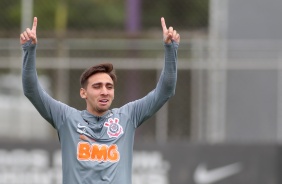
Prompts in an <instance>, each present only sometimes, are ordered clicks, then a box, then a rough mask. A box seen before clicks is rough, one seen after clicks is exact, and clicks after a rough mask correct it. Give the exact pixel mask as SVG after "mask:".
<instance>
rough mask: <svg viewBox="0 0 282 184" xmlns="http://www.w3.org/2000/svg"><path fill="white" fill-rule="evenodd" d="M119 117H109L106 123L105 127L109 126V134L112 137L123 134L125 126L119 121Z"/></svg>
mask: <svg viewBox="0 0 282 184" xmlns="http://www.w3.org/2000/svg"><path fill="white" fill-rule="evenodd" d="M118 122H119V119H118V118H114V119H112V118H109V119H108V121H107V122H105V123H104V126H105V127H108V130H107V134H108V135H109V136H110V138H112V137H118V136H119V135H121V134H123V128H122V126H121V125H120V124H119V123H118Z"/></svg>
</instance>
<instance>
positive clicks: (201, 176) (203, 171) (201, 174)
mask: <svg viewBox="0 0 282 184" xmlns="http://www.w3.org/2000/svg"><path fill="white" fill-rule="evenodd" d="M241 170H242V165H241V164H240V163H234V164H230V165H227V166H222V167H218V168H214V169H210V170H208V169H207V167H206V165H205V164H200V165H198V167H197V168H196V170H195V173H194V181H195V183H196V184H213V183H215V182H218V181H221V180H224V179H226V178H228V177H230V176H233V175H235V174H237V173H239V172H240V171H241Z"/></svg>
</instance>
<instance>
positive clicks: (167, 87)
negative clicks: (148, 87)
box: [156, 42, 179, 98]
mask: <svg viewBox="0 0 282 184" xmlns="http://www.w3.org/2000/svg"><path fill="white" fill-rule="evenodd" d="M178 46H179V45H178V44H177V43H175V42H173V43H171V44H165V45H164V47H165V61H164V68H163V70H162V73H161V76H160V79H159V82H158V84H157V87H156V93H157V94H156V95H157V96H158V95H160V96H163V95H164V96H166V98H169V97H171V96H173V95H174V93H175V88H176V81H177V49H178Z"/></svg>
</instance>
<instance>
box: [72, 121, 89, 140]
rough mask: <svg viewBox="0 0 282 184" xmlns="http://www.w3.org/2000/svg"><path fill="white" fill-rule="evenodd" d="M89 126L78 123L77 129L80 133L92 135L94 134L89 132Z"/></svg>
mask: <svg viewBox="0 0 282 184" xmlns="http://www.w3.org/2000/svg"><path fill="white" fill-rule="evenodd" d="M87 128H88V127H87V126H84V125H81V124H80V123H78V124H77V129H76V131H77V132H78V133H79V134H82V135H86V136H88V137H91V138H92V136H91V135H90V134H89V133H88V132H87Z"/></svg>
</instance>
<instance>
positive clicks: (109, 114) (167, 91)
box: [20, 17, 180, 184]
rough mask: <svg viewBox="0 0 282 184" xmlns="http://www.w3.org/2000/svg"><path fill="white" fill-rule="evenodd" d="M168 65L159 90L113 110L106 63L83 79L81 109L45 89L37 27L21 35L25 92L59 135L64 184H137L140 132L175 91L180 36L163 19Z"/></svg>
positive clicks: (111, 82) (111, 76)
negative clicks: (136, 145) (40, 75)
mask: <svg viewBox="0 0 282 184" xmlns="http://www.w3.org/2000/svg"><path fill="white" fill-rule="evenodd" d="M161 24H162V29H163V38H164V48H165V62H164V68H163V71H162V73H161V76H160V79H159V81H158V83H157V86H156V88H155V89H154V90H153V91H151V92H150V93H149V94H147V95H146V96H145V97H143V98H142V99H139V100H136V101H133V102H130V103H128V104H126V105H124V106H122V107H120V108H115V109H110V106H111V103H112V101H113V100H114V87H115V82H116V76H115V74H114V73H113V72H112V70H113V66H112V65H111V64H100V65H96V66H93V67H90V68H89V69H87V70H86V71H85V72H84V73H83V74H82V75H81V78H80V79H81V89H80V96H81V98H83V99H85V101H86V110H83V111H79V110H77V109H75V108H72V107H69V106H68V105H66V104H63V103H61V102H59V101H56V100H55V99H53V98H52V97H50V96H49V95H48V94H47V93H46V92H45V91H44V90H43V89H42V87H41V86H40V84H39V81H38V77H37V72H36V68H35V58H36V45H37V37H36V27H37V18H36V17H35V18H34V21H33V26H32V29H29V28H27V29H26V31H24V32H23V33H22V34H21V35H20V43H21V44H22V48H23V68H22V82H23V89H24V94H25V95H26V96H27V98H28V99H29V100H30V101H31V102H32V103H33V105H34V106H35V108H36V109H37V110H38V111H39V113H40V114H41V115H42V117H43V118H45V119H46V120H47V121H48V122H49V123H50V124H51V125H52V126H53V127H54V128H55V129H56V130H57V132H58V135H59V139H60V144H61V149H62V162H63V183H64V184H94V183H95V184H106V183H107V184H109V183H111V184H131V169H132V154H133V143H134V133H135V130H136V128H137V127H138V126H140V125H141V124H142V123H143V122H144V121H145V120H146V119H148V118H149V117H151V116H152V115H153V114H154V113H155V112H157V111H158V110H159V109H160V108H161V107H162V105H164V103H165V102H166V101H167V100H168V99H169V98H170V97H171V96H173V95H174V93H175V86H176V76H177V48H178V45H179V42H180V36H179V34H178V33H177V32H176V31H175V30H174V29H173V28H172V27H169V29H167V27H166V24H165V20H164V18H161Z"/></svg>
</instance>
